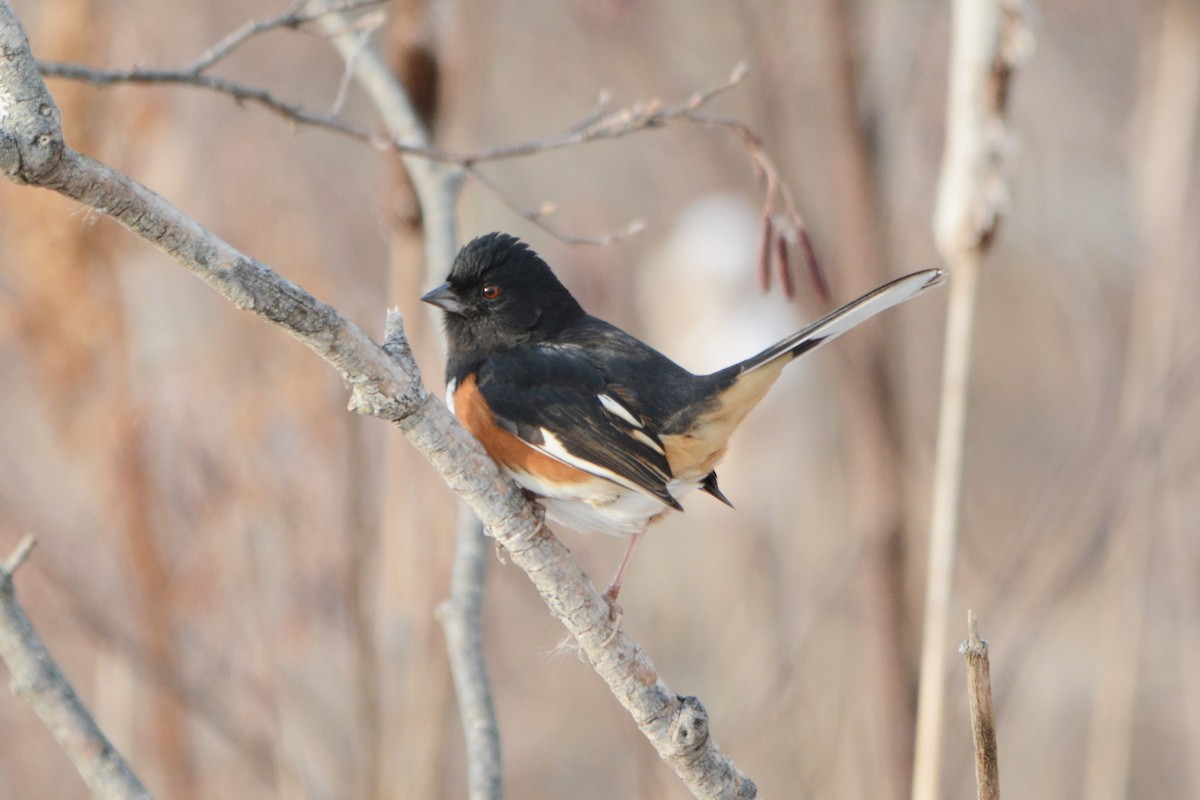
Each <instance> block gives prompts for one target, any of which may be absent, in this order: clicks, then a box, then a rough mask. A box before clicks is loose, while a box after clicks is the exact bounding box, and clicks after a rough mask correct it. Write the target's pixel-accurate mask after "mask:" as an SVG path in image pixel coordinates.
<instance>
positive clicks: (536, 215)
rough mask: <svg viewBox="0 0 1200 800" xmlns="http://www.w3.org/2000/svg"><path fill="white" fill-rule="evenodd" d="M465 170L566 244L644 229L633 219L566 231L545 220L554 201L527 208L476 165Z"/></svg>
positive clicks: (598, 240) (593, 241)
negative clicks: (611, 227)
mask: <svg viewBox="0 0 1200 800" xmlns="http://www.w3.org/2000/svg"><path fill="white" fill-rule="evenodd" d="M467 172H468V173H469V174H470V175H471V176H472V177H474V178H475V179H476V180H478V181H479V182H480V183H482V184H483V185H484V186H486V187H487V188H488V190H490V191H491V193H492V194H493V195H495V196H496V197H497V198H498V199H499V200H500V202H502V203H504V205H506V206H508V208H509V210H510V211H512V212H513V213H514V214H516V215H517V216H519V217H521V218H522V219H524V220H527V221H529V222H532V223H533V224H534V225H536V226H538V227H539V228H541V229H542V230H544V231H545V232H546V233H548V234H550V235H551V236H553V237H554V238H556V239H559V240H561V241H564V242H567V243H568V244H612V243H613V242H619V241H621V240H622V239H628V238H629V237H631V236H636V235H638V234H639V233H641V232H642V231H644V230H646V223H645V221H644V220H640V219H635V220H632V221H630V222H629V223H628V224H626V225H625V227H624V228H620V229H618V230H615V231H607V232H605V233H598V234H592V235H591V236H578V235H575V234H570V233H566V232H565V231H562V230H560V229H558V228H556V227H554V226H552V225H550V224H549V223H548V222H546V217H548V216H549V215H551V214H553V213H554V212H555V211H556V210H557V208H558V206H557V205H555V204H554V203H542V205H540V206H539V207H537V208H527V207H525V206H523V205H521V203H520V201H518V200H517V199H516V198H515V197H513V196H512V195H511V194H509V193H508V192H507V191H505V190H504V187H502V186H501V185H500V184H498V183H496V182H495V181H494V180H492V179H491V178H490V177H488V175H487V174H486V173H484V172H483V171H481V170H480V169H479V168H478V167H477V166H469V167H467Z"/></svg>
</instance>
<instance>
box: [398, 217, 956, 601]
mask: <svg viewBox="0 0 1200 800" xmlns="http://www.w3.org/2000/svg"><path fill="white" fill-rule="evenodd" d="M941 280H942V272H941V271H940V270H935V269H931V270H924V271H922V272H914V273H913V274H911V275H908V276H906V277H903V278H898V279H896V280H894V281H892V282H890V283H887V284H884V285H883V286H880V287H879V288H878V289H875V290H874V291H872V292H870V293H868V294H865V295H863V296H862V297H860V298H858V299H857V300H855V301H853V302H851V303H848V304H846V305H844V306H842V307H841V308H839V309H837V310H836V311H831V312H830V313H828V314H826V315H825V316H824V317H822V318H821V319H819V320H817V321H816V322H814V323H812V324H811V325H809V326H808V327H806V328H804V329H803V330H801V331H799V332H797V333H794V334H792V335H791V336H789V337H787V338H786V339H784V340H783V341H781V342H778V343H776V344H774V345H771V346H770V347H768V348H767V349H766V350H763V351H762V352H761V353H759V354H758V355H755V356H751V357H750V358H748V359H746V360H745V361H742V362H739V363H737V364H734V365H733V366H730V367H726V368H725V369H722V370H719V371H717V372H714V373H712V374H711V375H693V374H692V373H691V372H688V371H687V370H686V369H684V368H683V367H681V366H679V365H678V364H676V363H675V362H674V361H672V360H671V359H669V358H667V357H666V356H664V355H663V354H662V353H659V352H658V351H657V350H655V349H653V348H652V347H650V346H648V345H646V344H644V343H643V342H641V341H639V340H638V339H635V338H634V337H633V336H630V335H629V334H628V333H626V332H625V331H623V330H621V329H620V328H617V327H615V326H613V325H610V324H609V323H607V322H604V321H603V320H600V319H596V318H595V317H593V316H591V315H590V314H588V313H587V312H586V311H584V310H583V308H582V307H581V306H580V305H579V303H578V302H577V301H576V300H575V298H574V297H572V296H571V293H570V292H569V291H567V289H566V287H564V286H563V285H562V284H561V283H559V281H558V278H556V277H555V276H554V273H553V272H551V271H550V267H549V266H547V265H546V262H545V261H543V260H542V259H541V258H539V257H538V255H537V254H536V253H534V252H533V251H532V250H530V249H529V247H527V246H526V245H525V244H524V243H522V242H521V241H519V240H517V239H515V238H513V237H512V236H508V235H506V234H503V233H489V234H487V235H485V236H480V237H479V238H477V239H475V240H473V241H471V242H469V243H468V244H467V245H466V246H465V247H463V248H462V250H460V251H459V253H458V256H457V257H456V258H455V259H454V265H453V267H452V268H451V270H450V276H449V278H448V280H447V281H446V283H444V284H442V285H441V286H439V287H437V288H436V289H434V290H432V291H431V292H429V293H428V294H426V295H425V296H424V297H422V298H421V299H422V300H424V301H425V302H427V303H432V304H433V305H435V306H437V307H438V308H441V309H442V310H443V311H445V320H446V338H447V340H448V344H449V358H448V361H447V364H446V381H447V384H448V386H447V393H446V401H447V404H448V405H449V406H450V409H451V410H452V411H453V412H454V414H455V415H456V416H457V417H458V419H459V420H460V421H461V422H462V424H463V425H464V426H465V427H466V428H467V430H469V431H470V432H471V433H472V434H474V436H475V438H477V439H478V440H479V441H480V443H481V444H482V445H483V447H484V449H485V450H487V452H488V454H489V455H491V456H492V458H494V459H495V460H496V462H497V463H499V464H500V466H501V467H503V468H504V470H505V471H506V472H507V473H508V474H509V475H511V476H512V478H513V480H515V481H516V482H517V484H518V485H519V486H521V487H522V488H524V489H525V490H526V492H527V493H528V494H530V495H531V496H532V498H533V499H534V500H535V501H536V502H537V503H539V504H540V505H542V506H543V507H544V508H545V509H546V513H547V515H548V516H549V517H550V518H551V519H553V520H557V521H558V522H561V523H563V524H564V525H567V526H569V527H572V528H576V529H578V530H582V531H597V532H601V533H608V534H616V535H630V536H632V539H631V540H630V543H629V546H628V548H627V549H626V552H625V557H624V558H623V559H622V561H621V566H620V568H619V569H618V570H617V574H616V576H615V577H614V578H613V581H612V584H611V585H610V586H609V588H608V591H607V592H606V595H607V596H608V598H609V599H610V600H611V601H615V600H616V596H617V592H618V591H619V590H620V586H621V577H622V575H623V574H624V571H625V567H626V566H627V565H628V563H629V558H630V556H631V555H632V554H633V551H634V549H635V548H636V546H637V542H638V540H639V538H640V537H641V535H642V533H643V532H644V531H645V530H646V526H647V525H649V524H650V523H651V522H654V521H655V520H656V519H658V518H659V517H661V516H662V515H663V514H665V513H666V512H667V511H668V510H669V509H675V510H677V511H682V510H683V507H682V506H681V505H680V504H679V500H680V498H682V497H683V496H684V495H686V494H687V493H688V492H690V491H692V490H693V489H697V488H698V489H700V490H701V491H703V492H707V493H708V494H711V495H712V496H713V497H715V498H717V499H718V500H720V501H721V502H723V503H726V504H727V505H730V506H731V507H732V503H730V502H729V500H728V499H727V498H726V497H725V495H723V494H722V493H721V490H720V489H719V488H718V487H717V473H716V472H715V467H716V466H717V463H718V462H719V461H720V460H721V457H722V456H723V455H724V454H725V448H726V447H727V446H728V444H729V437H730V436H731V435H732V434H733V431H734V429H735V428H737V426H738V424H739V423H740V422H741V421H742V420H743V419H744V418H745V416H746V414H747V413H748V412H749V411H750V409H752V408H754V406H755V405H756V404H757V403H758V401H759V400H761V399H762V398H763V396H764V395H765V394H766V393H767V390H768V389H770V388H771V385H772V384H773V383H774V382H775V379H776V378H778V377H779V374H780V373H781V372H782V371H783V368H784V366H786V365H787V364H788V363H790V362H791V361H792V359H794V358H796V357H797V356H800V355H803V354H804V353H807V352H808V351H810V350H813V349H814V348H817V347H819V346H821V345H822V344H825V343H826V342H828V341H830V340H831V339H834V338H836V337H837V336H840V335H841V334H843V333H845V332H846V331H848V330H850V329H851V328H853V327H854V326H855V325H858V324H859V323H860V322H864V321H866V320H867V319H870V318H871V317H873V316H874V315H876V314H878V313H879V312H880V311H883V310H884V309H887V308H891V307H892V306H894V305H897V304H899V303H903V302H904V301H906V300H909V299H911V298H913V297H916V296H917V295H918V294H920V293H921V292H922V291H924V290H925V289H927V288H929V287H931V286H934V285H936V284H938V283H940V282H941Z"/></svg>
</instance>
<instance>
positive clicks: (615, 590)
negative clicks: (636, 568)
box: [604, 533, 642, 605]
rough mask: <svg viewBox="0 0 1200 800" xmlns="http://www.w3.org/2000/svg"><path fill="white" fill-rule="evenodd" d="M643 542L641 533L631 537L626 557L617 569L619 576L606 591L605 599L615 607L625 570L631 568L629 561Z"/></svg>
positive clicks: (617, 575) (616, 576)
mask: <svg viewBox="0 0 1200 800" xmlns="http://www.w3.org/2000/svg"><path fill="white" fill-rule="evenodd" d="M641 540H642V534H640V533H635V534H633V536H631V537H629V546H628V547H626V548H625V557H624V558H622V559H621V566H619V567H617V574H616V575H614V576H613V579H612V582H611V583H609V584H608V588H607V589H605V590H604V597H605V598H606V599H607V600H608V602H609V603H611V604H614V605H615V604H616V602H617V595H618V594H619V593H620V591H621V580H622V578H624V576H625V568H626V567H628V566H629V559H631V558H633V551H634V550H637V546H638V542H640V541H641Z"/></svg>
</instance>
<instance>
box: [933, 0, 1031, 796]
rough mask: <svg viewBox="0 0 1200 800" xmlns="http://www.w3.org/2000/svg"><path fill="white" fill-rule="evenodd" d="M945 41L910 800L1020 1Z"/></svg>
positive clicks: (1020, 33)
mask: <svg viewBox="0 0 1200 800" xmlns="http://www.w3.org/2000/svg"><path fill="white" fill-rule="evenodd" d="M952 35H953V41H952V49H951V55H950V99H949V102H948V103H947V107H946V149H945V152H944V154H943V160H942V171H941V177H940V183H939V186H938V203H937V210H936V212H935V219H934V233H935V235H936V239H937V244H938V248H939V249H940V251H941V253H942V257H943V258H944V259H945V261H946V264H947V266H948V267H949V272H950V278H951V281H950V299H949V308H948V311H947V318H946V332H945V350H944V354H943V361H942V398H941V409H940V414H939V417H938V443H937V452H936V454H935V458H934V476H933V480H934V487H933V504H932V505H933V509H932V520H931V523H930V528H931V530H930V537H929V555H928V567H927V569H926V578H925V581H926V583H925V622H924V625H925V630H924V637H923V641H922V645H921V678H920V689H919V695H918V702H917V734H916V753H915V756H914V763H913V793H912V796H913V798H914V800H936V798H937V797H938V790H939V787H938V777H939V775H940V772H941V756H942V752H941V749H942V748H941V745H942V716H943V715H942V705H943V702H944V696H945V680H946V655H947V652H946V651H947V638H948V625H949V614H950V597H951V590H952V588H953V584H954V557H955V551H956V549H957V539H958V517H959V501H960V498H961V493H962V469H963V442H964V438H965V431H966V421H967V384H968V377H969V374H970V365H971V332H972V329H973V327H974V325H973V321H974V316H975V296H976V285H977V284H978V280H979V268H980V265H981V263H982V262H983V258H984V256H985V255H986V253H987V252H988V250H989V249H990V248H991V245H992V242H993V241H994V238H995V233H996V230H997V227H998V225H999V222H1000V217H1001V215H1002V214H1003V212H1004V210H1005V209H1006V206H1007V200H1008V181H1009V179H1010V173H1011V169H1012V161H1013V158H1012V153H1013V147H1012V142H1011V137H1012V134H1011V133H1010V131H1009V128H1008V124H1007V119H1006V116H1007V112H1008V107H1007V102H1008V98H1009V84H1010V81H1011V79H1012V73H1013V70H1014V68H1015V67H1016V65H1017V63H1018V62H1019V61H1020V60H1021V59H1022V58H1023V57H1024V56H1025V55H1026V54H1027V52H1028V50H1029V48H1030V45H1031V39H1030V36H1029V33H1028V30H1027V28H1026V27H1025V18H1024V7H1023V5H1022V0H987V2H981V0H955V3H954V29H953V34H952Z"/></svg>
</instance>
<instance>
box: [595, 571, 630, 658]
mask: <svg viewBox="0 0 1200 800" xmlns="http://www.w3.org/2000/svg"><path fill="white" fill-rule="evenodd" d="M620 592H621V584H620V583H619V582H613V583H612V584H611V585H609V587H608V588H607V589H605V590H604V594H602V595H600V596H601V597H603V598H604V602H605V603H607V604H608V619H609V621H610V622H612V632H611V633H610V634H608V638H607V639H605V640H604V642H603V643H602V645H603V646H605V647H607V646H608V645H610V644H612V640H613V639H615V638H617V632H618V631H619V630H621V619H622V618H623V617H624V616H625V609H623V608H621V604H620V603H618V602H617V595H618V594H620Z"/></svg>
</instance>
